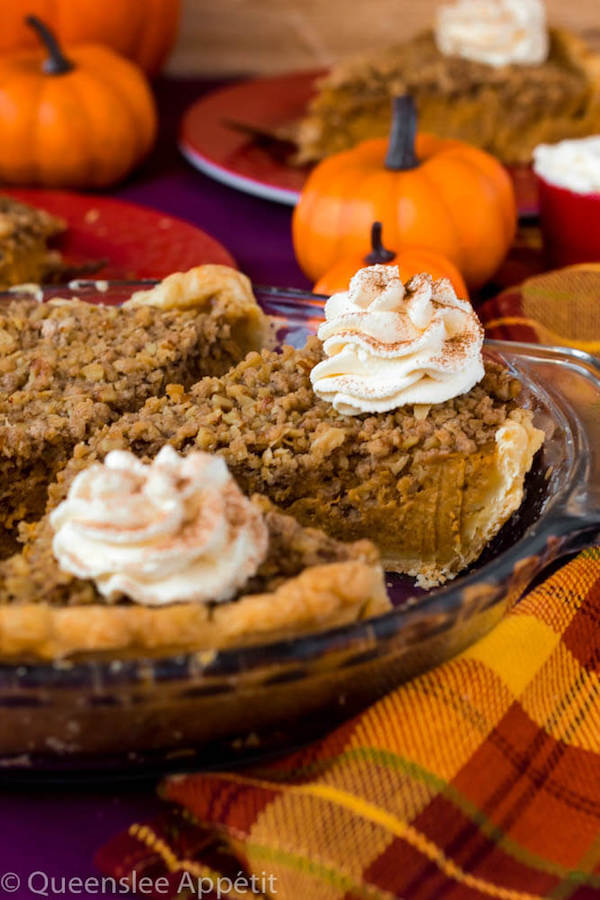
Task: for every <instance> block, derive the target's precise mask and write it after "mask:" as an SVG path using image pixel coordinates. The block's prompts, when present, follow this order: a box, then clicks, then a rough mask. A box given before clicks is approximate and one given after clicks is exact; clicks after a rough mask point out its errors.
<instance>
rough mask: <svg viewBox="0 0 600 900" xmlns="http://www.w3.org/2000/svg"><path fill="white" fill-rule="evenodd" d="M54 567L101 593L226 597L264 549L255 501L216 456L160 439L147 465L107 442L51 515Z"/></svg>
mask: <svg viewBox="0 0 600 900" xmlns="http://www.w3.org/2000/svg"><path fill="white" fill-rule="evenodd" d="M50 522H51V525H52V528H53V529H54V539H53V545H52V547H53V552H54V556H55V557H56V559H57V560H58V563H59V565H60V566H61V568H62V569H63V570H64V571H66V572H70V573H71V574H73V575H76V576H77V577H79V578H87V579H92V580H93V581H94V582H95V584H96V587H97V589H98V591H99V593H100V594H101V595H103V596H104V597H105V598H106V599H107V600H108V601H115V600H117V599H119V598H120V597H122V596H126V597H128V598H129V599H131V600H134V601H136V602H137V603H141V604H145V605H147V606H160V605H163V604H169V603H175V602H188V603H189V602H198V603H206V602H221V601H226V600H230V599H231V598H232V597H233V596H235V594H236V593H237V592H238V590H239V589H240V588H242V587H243V586H244V585H245V584H246V582H247V581H248V579H249V578H251V577H252V576H253V575H254V574H255V573H256V572H257V570H258V568H259V566H260V564H261V562H262V561H263V559H264V557H265V555H266V552H267V548H268V529H267V526H266V525H265V523H264V521H263V518H262V515H261V512H260V510H259V509H258V508H257V507H256V506H255V505H254V504H253V503H252V502H251V501H250V500H248V499H247V498H246V497H245V496H244V495H243V494H242V493H241V491H240V489H239V488H238V486H237V484H236V483H235V481H234V480H233V478H232V476H231V475H230V473H229V470H228V469H227V465H226V463H225V462H224V460H223V459H222V458H221V457H218V456H211V455H210V454H207V453H191V454H190V455H189V456H186V457H181V456H180V455H179V454H178V453H177V452H176V451H175V450H174V449H173V448H172V447H170V446H168V445H167V446H165V447H163V449H162V450H161V451H160V453H159V454H158V456H157V457H156V458H155V459H154V461H153V462H152V463H151V464H150V465H145V464H144V463H142V462H141V461H140V460H138V459H137V457H135V456H134V455H133V454H132V453H129V452H126V451H121V450H114V451H112V452H111V453H109V454H108V455H107V457H106V459H105V461H104V463H102V464H101V463H97V464H94V465H92V466H90V467H89V468H88V469H85V470H84V471H83V472H81V473H80V474H79V475H78V476H77V477H76V478H75V479H74V481H73V484H72V485H71V488H70V491H69V494H68V497H67V499H66V500H64V501H63V502H62V503H61V504H60V505H59V506H58V507H57V508H56V509H55V510H54V511H53V512H52V514H51V518H50Z"/></svg>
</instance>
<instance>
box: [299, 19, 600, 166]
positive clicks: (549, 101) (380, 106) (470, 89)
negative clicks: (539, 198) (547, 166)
mask: <svg viewBox="0 0 600 900" xmlns="http://www.w3.org/2000/svg"><path fill="white" fill-rule="evenodd" d="M404 93H410V94H411V95H412V96H413V97H414V98H415V100H416V101H417V105H418V109H419V120H420V128H421V130H422V131H426V132H431V133H433V134H436V135H438V136H439V137H442V138H453V139H457V140H463V141H466V142H467V143H470V144H474V145H475V146H477V147H481V148H482V149H484V150H487V151H488V152H490V153H493V154H495V155H496V156H498V157H499V158H500V159H501V160H502V161H503V162H506V163H509V164H526V163H529V162H530V161H531V158H532V154H533V150H534V148H535V147H536V146H537V145H538V144H540V143H544V142H546V143H555V142H556V141H559V140H562V139H564V138H576V137H585V136H587V135H590V134H596V133H597V132H598V131H599V130H600V55H598V54H597V53H594V52H592V51H591V50H590V48H589V47H588V46H587V45H586V44H585V42H584V41H583V40H581V39H580V38H579V37H577V36H576V35H574V34H572V33H571V32H569V31H565V30H562V29H552V30H551V49H550V56H549V59H548V60H547V62H545V63H543V64H541V65H535V66H524V65H509V66H503V67H501V68H494V67H493V66H489V65H485V64H483V63H478V62H473V61H470V60H465V59H459V58H457V57H448V56H444V55H443V54H442V53H441V52H440V51H439V50H438V49H437V47H436V44H435V40H434V37H433V33H432V32H431V31H429V32H426V33H424V34H420V35H418V36H417V37H416V38H413V39H412V40H410V41H407V42H406V43H404V44H399V45H397V46H394V47H390V48H388V49H384V50H380V51H378V52H377V53H372V54H368V55H364V56H362V57H359V58H356V59H352V60H349V61H346V62H342V63H339V64H338V65H337V66H334V68H333V69H332V71H331V73H330V74H329V75H328V76H327V77H326V78H324V79H323V80H322V82H321V84H320V88H319V92H318V94H317V96H316V97H315V99H314V100H313V101H312V103H311V105H310V108H309V111H308V114H307V116H306V117H305V118H304V120H303V121H302V122H301V123H300V126H299V129H298V135H297V140H298V145H299V150H298V162H301V163H304V162H312V161H315V160H319V159H322V158H323V157H326V156H329V155H331V154H332V153H336V152H339V151H341V150H346V149H348V148H349V147H352V146H354V145H355V144H356V143H358V142H359V141H361V140H365V139H367V138H373V137H385V136H387V134H388V133H389V128H390V110H391V98H392V97H394V96H396V95H398V94H404Z"/></svg>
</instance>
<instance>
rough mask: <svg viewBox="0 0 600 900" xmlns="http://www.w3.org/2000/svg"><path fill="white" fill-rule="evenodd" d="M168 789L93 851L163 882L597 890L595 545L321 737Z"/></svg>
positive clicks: (303, 894)
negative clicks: (144, 816) (144, 817)
mask: <svg viewBox="0 0 600 900" xmlns="http://www.w3.org/2000/svg"><path fill="white" fill-rule="evenodd" d="M161 793H162V795H163V796H164V798H165V799H166V800H168V801H171V802H172V803H173V804H175V805H174V806H173V807H172V809H171V811H170V812H167V813H166V814H165V815H164V817H163V818H162V819H160V820H159V821H156V822H153V823H152V824H148V825H140V824H137V825H132V826H131V828H130V829H129V831H128V832H127V833H126V834H124V835H121V836H119V837H117V838H115V839H114V840H113V841H112V842H111V844H110V845H108V846H107V847H105V848H104V849H103V850H102V851H101V852H100V853H99V855H98V858H97V863H98V865H99V867H100V868H101V870H102V871H103V872H104V873H105V874H109V875H112V876H113V877H128V878H129V879H130V880H131V879H133V878H136V879H138V882H139V878H140V877H142V876H146V877H148V878H149V879H150V881H151V882H152V883H157V882H156V879H159V878H163V879H164V880H163V881H161V882H160V885H161V889H160V890H157V891H156V892H155V893H154V896H157V897H158V896H161V897H165V896H167V897H168V896H176V895H177V893H178V892H179V894H180V895H186V892H187V895H189V896H192V895H193V896H201V897H213V896H215V897H216V896H218V895H219V893H220V896H221V897H227V898H235V900H238V898H242V897H243V898H246V900H248V898H251V897H257V896H265V897H270V898H281V900H354V898H377V900H380V898H381V900H383V898H407V900H413V898H415V900H438V898H443V900H475V898H484V897H495V898H501V900H529V898H535V897H552V898H557V900H558V898H560V900H566V898H574V900H584V898H597V897H600V548H596V549H592V550H589V551H587V552H585V553H583V554H582V555H580V556H579V557H577V558H576V559H575V560H573V561H572V562H571V563H569V564H568V565H567V566H565V567H564V568H562V569H561V570H559V571H558V572H556V573H555V574H553V575H552V576H551V577H550V578H549V579H548V580H547V581H546V582H545V583H543V584H542V585H541V586H539V587H537V588H536V589H535V590H533V592H532V593H530V594H529V595H528V596H527V597H526V598H525V599H524V600H523V601H522V602H521V603H520V604H518V605H517V606H516V607H515V608H514V609H513V610H512V612H511V613H510V614H509V615H508V616H507V617H506V618H505V619H504V620H503V622H502V623H501V624H500V625H499V626H498V627H497V628H496V629H495V630H494V631H493V632H492V633H491V634H489V635H488V636H487V637H485V638H484V639H483V640H481V641H480V642H479V643H477V644H475V645H474V646H473V647H471V648H470V649H469V650H467V651H466V652H465V653H463V654H462V655H461V656H459V657H457V658H455V659H454V660H452V661H451V662H448V663H446V664H445V665H443V666H441V667H440V668H438V669H435V670H433V671H431V672H429V673H427V674H425V675H423V676H421V677H420V678H417V679H415V680H414V681H412V682H409V683H408V684H406V685H404V686H402V687H400V688H398V689H397V690H396V691H394V692H393V693H391V694H390V695H389V696H387V697H385V698H384V699H382V700H381V701H379V702H378V703H377V704H375V705H374V706H373V707H371V708H370V709H369V710H367V711H366V712H365V713H363V714H362V715H360V716H358V717H357V718H355V719H354V720H352V721H351V722H349V723H348V724H346V725H344V726H343V727H341V728H339V729H338V730H336V731H335V732H333V733H332V734H331V735H330V736H329V737H327V738H326V739H324V740H322V741H321V742H319V743H316V744H314V745H312V746H311V747H309V748H307V749H304V750H301V751H299V752H295V753H294V754H293V755H291V756H288V757H286V758H284V759H282V760H280V761H278V762H276V763H272V764H270V765H268V766H265V767H262V768H257V767H253V768H252V769H249V770H246V771H244V772H241V773H238V774H231V773H218V774H214V773H212V774H207V775H199V774H197V775H186V776H180V777H172V778H169V779H167V780H166V781H165V782H164V783H163V784H162V786H161ZM253 879H254V880H253ZM211 889H214V890H213V892H212V893H211V892H210V891H211Z"/></svg>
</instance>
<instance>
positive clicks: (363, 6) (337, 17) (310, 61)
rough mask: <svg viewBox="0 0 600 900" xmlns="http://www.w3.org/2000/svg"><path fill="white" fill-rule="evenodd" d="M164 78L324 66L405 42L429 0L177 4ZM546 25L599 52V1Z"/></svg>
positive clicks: (572, 8)
mask: <svg viewBox="0 0 600 900" xmlns="http://www.w3.org/2000/svg"><path fill="white" fill-rule="evenodd" d="M183 4H184V12H183V19H182V27H181V34H180V39H179V43H178V46H177V49H176V52H175V54H174V56H173V58H172V61H171V65H170V71H172V72H175V73H188V74H204V75H211V76H214V75H218V74H236V73H245V72H277V71H286V70H290V69H302V68H315V67H319V66H326V65H329V64H330V63H331V62H333V61H334V60H336V59H339V58H340V57H342V56H344V55H346V54H348V53H353V52H356V51H357V50H358V51H360V50H363V49H367V48H373V47H377V46H378V45H381V44H382V43H385V44H389V43H392V42H394V41H401V40H403V39H404V38H406V37H410V36H411V35H412V34H414V33H415V32H416V31H418V30H419V29H421V28H425V27H427V25H429V24H430V23H431V22H432V20H433V13H434V10H435V8H436V6H437V5H438V2H437V0H218V2H216V0H183ZM547 6H548V13H549V18H550V21H551V22H554V23H556V24H561V25H564V26H567V27H569V28H572V29H573V30H575V31H578V32H583V33H585V34H586V36H588V37H589V38H590V40H591V41H592V43H594V44H595V45H596V46H598V48H599V49H600V0H573V2H570V3H567V2H565V0H547Z"/></svg>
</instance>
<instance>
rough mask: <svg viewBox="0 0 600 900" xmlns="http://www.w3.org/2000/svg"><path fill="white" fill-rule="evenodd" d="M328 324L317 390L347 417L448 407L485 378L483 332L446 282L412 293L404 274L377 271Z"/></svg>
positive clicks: (333, 311)
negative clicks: (413, 406) (402, 408)
mask: <svg viewBox="0 0 600 900" xmlns="http://www.w3.org/2000/svg"><path fill="white" fill-rule="evenodd" d="M325 317H326V321H325V322H324V323H323V325H321V327H320V328H319V338H320V339H321V341H323V349H324V351H325V354H326V356H327V357H328V358H327V359H325V360H323V361H322V362H320V363H318V364H317V365H316V366H315V367H314V369H313V370H312V372H311V382H312V385H313V389H314V391H315V393H316V394H317V396H319V397H321V398H323V399H325V400H328V401H329V402H330V403H332V404H333V406H334V407H335V409H336V410H337V411H338V412H340V413H343V414H345V415H357V414H360V413H369V412H386V411H388V410H391V409H396V408H397V407H399V406H405V405H408V404H419V405H421V404H423V405H433V404H437V403H444V402H445V401H446V400H450V399H452V398H453V397H457V396H459V395H460V394H465V393H467V391H469V390H471V388H472V387H474V385H476V384H477V383H478V382H479V381H480V380H481V379H482V378H483V375H484V368H483V359H482V355H481V350H482V345H483V328H482V326H481V324H480V322H479V319H478V318H477V316H476V314H475V311H474V310H473V308H472V306H471V304H470V303H469V302H468V301H467V300H459V299H458V298H457V296H456V294H455V292H454V290H453V288H452V285H451V284H450V282H449V281H447V280H446V279H442V280H440V281H436V282H434V281H433V279H432V277H431V276H430V275H427V274H422V275H416V276H415V277H414V278H413V279H412V281H410V282H409V283H408V284H407V285H404V284H403V283H402V281H401V279H400V276H399V272H398V268H397V266H381V265H378V266H369V267H367V268H365V269H361V270H360V271H359V272H357V274H356V275H355V276H354V278H353V279H352V281H351V282H350V287H349V290H348V291H347V292H343V293H339V294H334V295H333V296H332V297H331V298H330V299H329V300H328V302H327V304H326V306H325Z"/></svg>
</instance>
